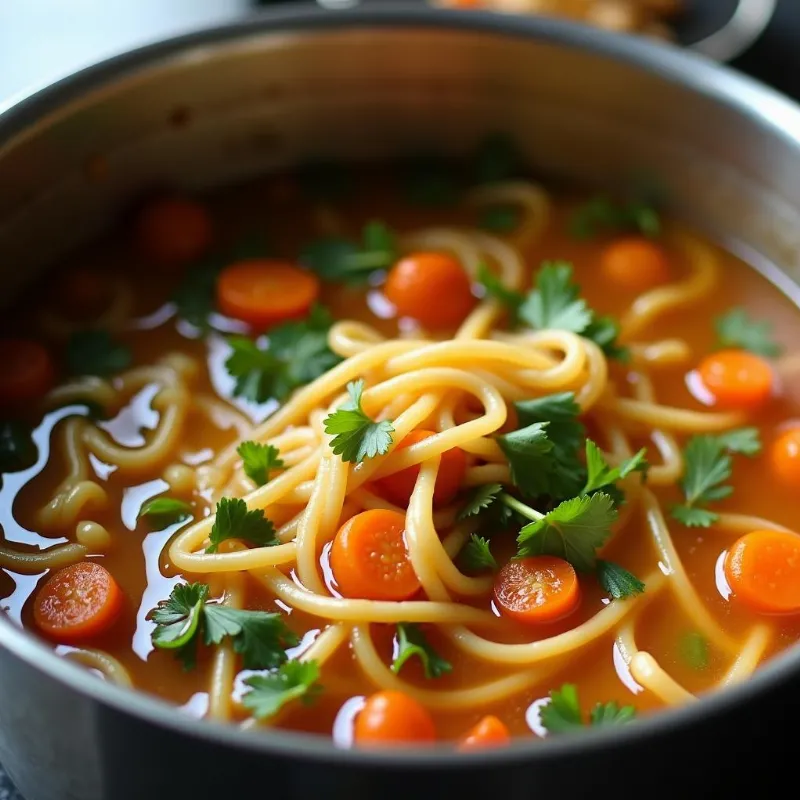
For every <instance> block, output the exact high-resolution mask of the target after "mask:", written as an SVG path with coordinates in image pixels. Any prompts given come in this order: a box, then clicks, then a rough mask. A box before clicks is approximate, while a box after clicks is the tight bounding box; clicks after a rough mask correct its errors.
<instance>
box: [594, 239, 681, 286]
mask: <svg viewBox="0 0 800 800" xmlns="http://www.w3.org/2000/svg"><path fill="white" fill-rule="evenodd" d="M600 266H601V268H602V270H603V274H604V275H605V277H606V278H608V280H609V281H610V282H611V284H612V285H613V286H617V287H619V288H620V289H624V290H626V291H630V292H646V291H647V290H648V289H654V288H655V287H656V286H661V285H663V284H665V283H669V280H670V267H669V261H668V259H667V255H666V253H665V252H664V250H663V249H662V248H661V247H659V246H658V245H657V244H655V242H651V241H649V240H648V239H644V238H642V237H639V236H630V237H626V238H624V239H617V241H615V242H612V243H611V244H610V245H609V246H608V247H607V248H606V249H605V250H604V251H603V254H602V256H601V257H600Z"/></svg>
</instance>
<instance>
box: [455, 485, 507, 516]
mask: <svg viewBox="0 0 800 800" xmlns="http://www.w3.org/2000/svg"><path fill="white" fill-rule="evenodd" d="M502 491H503V487H502V486H501V485H500V484H499V483H487V484H484V485H483V486H478V487H477V488H476V489H475V490H474V491H473V492H472V494H471V495H470V497H469V499H468V500H467V502H466V503H465V504H464V507H463V508H462V509H461V511H460V512H459V514H458V518H459V519H467V517H474V516H477V515H478V514H480V513H481V512H482V511H484V510H485V509H487V508H488V507H489V506H490V505H492V504H493V503H494V501H495V500H496V499H497V495H498V494H500V492H502Z"/></svg>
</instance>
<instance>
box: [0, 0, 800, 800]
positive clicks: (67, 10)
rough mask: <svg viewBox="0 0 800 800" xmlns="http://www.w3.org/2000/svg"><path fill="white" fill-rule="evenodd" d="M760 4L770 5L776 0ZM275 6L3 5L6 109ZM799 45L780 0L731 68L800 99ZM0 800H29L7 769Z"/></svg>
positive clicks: (698, 14) (186, 2) (0, 82)
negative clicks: (85, 73)
mask: <svg viewBox="0 0 800 800" xmlns="http://www.w3.org/2000/svg"><path fill="white" fill-rule="evenodd" d="M331 1H332V0H331ZM366 1H367V2H381V0H366ZM421 1H422V0H420V2H421ZM321 2H322V0H321ZM740 2H741V0H705V2H701V0H689V6H690V7H691V10H692V13H691V14H690V15H689V17H688V19H687V21H686V22H685V23H684V24H682V25H681V26H680V27H679V37H680V39H681V41H683V42H695V41H698V40H700V39H702V38H703V37H705V36H707V35H708V34H710V33H712V32H713V31H714V30H716V29H718V28H719V27H720V26H721V25H724V24H725V22H726V21H727V20H728V19H729V18H730V16H731V14H732V12H733V11H734V10H735V8H736V7H737V5H738V4H739V3H740ZM751 2H756V0H751ZM761 2H763V3H765V4H766V3H768V2H769V0H761ZM268 4H269V0H261V2H259V0H203V2H197V1H196V0H137V2H128V1H127V0H102V1H101V0H74V2H70V3H65V2H64V1H63V0H25V2H21V1H20V0H8V1H7V2H0V105H2V103H3V102H4V101H6V100H8V99H10V98H11V97H13V96H14V95H15V94H17V93H18V92H24V91H26V90H29V89H30V88H31V87H35V86H37V85H41V84H44V83H46V82H48V81H50V80H52V79H54V78H57V77H60V76H63V75H65V74H67V73H69V72H71V71H73V70H75V69H77V68H80V67H82V66H85V65H87V64H89V63H92V62H93V61H96V60H98V59H100V58H103V57H105V56H109V55H112V54H114V53H117V52H119V51H121V50H124V49H126V48H129V47H134V46H137V45H141V44H144V43H146V42H149V41H152V40H154V39H158V38H161V37H164V36H169V35H171V34H175V33H179V32H181V31H184V30H189V29H192V28H196V27H199V26H202V25H206V24H212V23H215V22H224V21H226V20H230V19H236V18H238V17H241V16H243V15H245V14H247V13H250V12H251V11H252V10H253V9H255V8H256V7H258V6H264V5H268ZM331 13H335V12H333V11H332V12H331ZM798 41H800V3H798V2H797V0H776V9H775V12H774V14H773V16H772V18H771V21H770V23H769V24H768V26H767V28H766V30H765V31H764V33H763V34H762V35H761V36H760V38H759V39H758V40H757V41H756V42H755V44H753V45H752V46H751V47H750V48H749V50H747V51H746V52H745V53H743V54H742V55H740V56H738V57H737V58H735V59H734V60H733V61H732V62H731V65H732V66H734V67H736V68H737V69H739V70H741V71H743V72H746V73H748V74H749V75H752V76H753V77H755V78H758V79H759V80H762V81H764V82H765V83H768V84H770V85H772V86H774V87H775V88H776V89H778V90H780V91H782V92H784V93H786V94H788V95H790V96H793V97H795V98H796V99H798V100H800V51H799V50H798V48H797V47H796V43H797V42H798ZM0 800H24V798H22V797H21V795H20V794H19V793H18V792H17V791H16V790H15V789H14V787H13V785H12V783H11V781H10V779H9V778H8V776H7V775H6V774H5V773H4V772H3V769H2V766H0Z"/></svg>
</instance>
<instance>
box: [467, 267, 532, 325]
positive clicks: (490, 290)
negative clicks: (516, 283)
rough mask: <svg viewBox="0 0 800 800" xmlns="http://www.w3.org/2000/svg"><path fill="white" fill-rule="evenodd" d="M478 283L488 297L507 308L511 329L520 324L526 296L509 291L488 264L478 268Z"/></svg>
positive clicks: (512, 290) (513, 290)
mask: <svg viewBox="0 0 800 800" xmlns="http://www.w3.org/2000/svg"><path fill="white" fill-rule="evenodd" d="M478 283H479V284H480V285H481V286H482V287H483V288H484V289H485V291H486V295H487V296H488V297H491V298H493V299H495V300H497V301H498V302H499V303H500V304H501V305H503V306H505V308H506V311H507V312H508V316H509V324H510V326H511V328H516V326H517V324H518V323H519V309H520V306H521V305H522V304H523V303H524V302H525V295H524V294H522V292H518V291H516V290H515V289H509V288H508V287H507V286H506V285H505V284H504V283H503V281H501V280H500V278H499V276H497V275H495V274H494V272H492V271H491V270H490V269H489V267H487V266H486V264H483V263H481V264H480V265H479V266H478Z"/></svg>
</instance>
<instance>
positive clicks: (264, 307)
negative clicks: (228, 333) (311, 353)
mask: <svg viewBox="0 0 800 800" xmlns="http://www.w3.org/2000/svg"><path fill="white" fill-rule="evenodd" d="M319 291H320V284H319V279H318V278H317V276H316V275H314V274H313V273H311V272H308V271H307V270H304V269H301V268H300V267H297V266H295V265H294V264H288V263H285V262H283V261H270V260H269V259H261V258H254V259H248V260H246V261H238V262H236V263H235V264H231V265H230V266H228V267H226V268H225V269H224V270H223V271H222V274H221V275H220V276H219V281H218V282H217V302H218V304H219V307H220V310H221V311H222V312H223V313H224V314H227V315H228V316H229V317H236V319H241V320H243V321H244V322H247V323H248V324H250V325H252V326H253V327H254V328H266V327H267V326H269V325H274V324H276V323H278V322H283V321H284V320H289V319H297V318H299V317H304V316H305V315H306V314H307V313H308V310H309V308H311V306H312V304H313V303H314V302H315V301H316V299H317V298H318V297H319Z"/></svg>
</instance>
